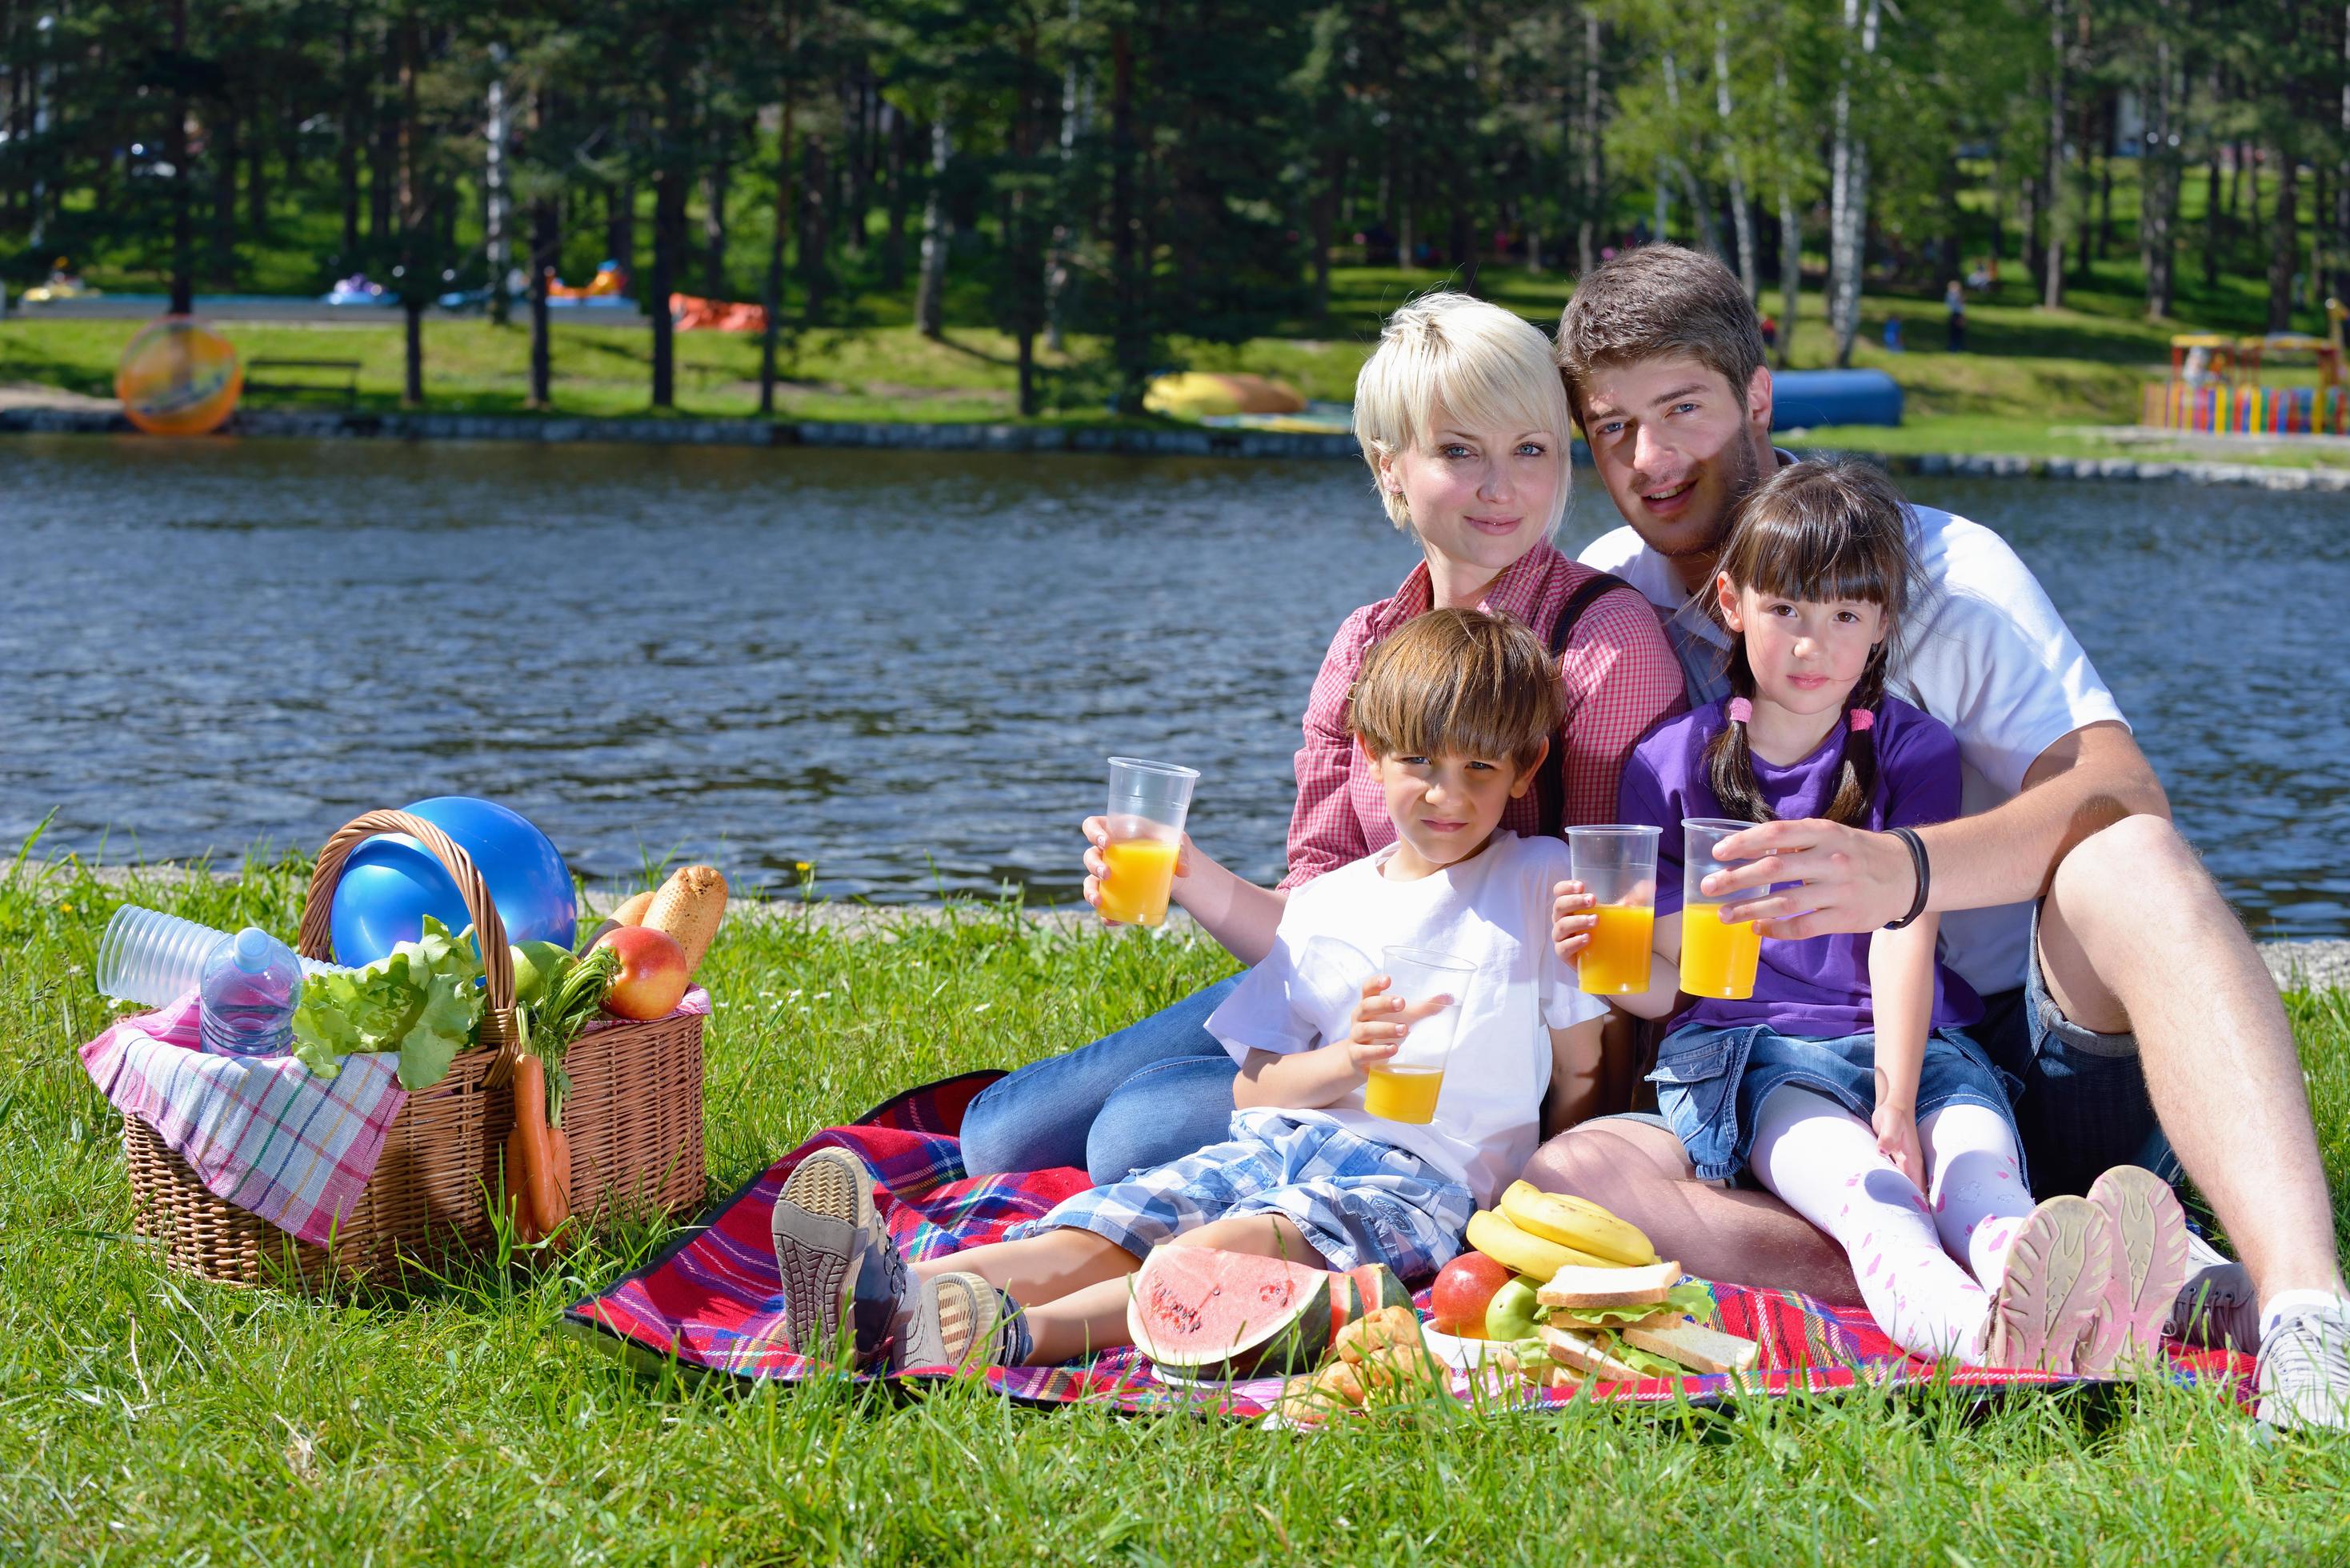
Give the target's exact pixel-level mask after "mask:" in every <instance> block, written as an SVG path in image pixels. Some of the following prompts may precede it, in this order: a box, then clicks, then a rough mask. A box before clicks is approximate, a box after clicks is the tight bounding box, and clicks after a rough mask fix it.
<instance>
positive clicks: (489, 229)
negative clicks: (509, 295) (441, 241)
mask: <svg viewBox="0 0 2350 1568" xmlns="http://www.w3.org/2000/svg"><path fill="white" fill-rule="evenodd" d="M490 58H491V60H492V62H493V75H492V76H491V78H490V90H489V95H488V96H489V103H488V110H489V112H488V115H487V119H486V123H485V124H484V126H483V128H482V132H483V134H482V140H483V142H484V158H483V163H482V186H483V189H482V228H483V236H482V237H483V244H482V255H483V260H484V263H485V264H486V265H487V267H488V269H489V274H490V301H489V308H490V322H491V325H493V326H495V327H504V325H505V324H506V316H507V310H508V305H507V300H506V272H507V270H508V264H507V234H506V231H507V229H508V227H509V226H510V223H509V214H508V213H507V208H508V207H509V206H510V205H512V202H511V201H510V200H509V198H508V196H507V194H506V142H507V134H506V84H505V79H504V70H505V51H504V49H503V48H499V47H493V48H492V49H491V51H490Z"/></svg>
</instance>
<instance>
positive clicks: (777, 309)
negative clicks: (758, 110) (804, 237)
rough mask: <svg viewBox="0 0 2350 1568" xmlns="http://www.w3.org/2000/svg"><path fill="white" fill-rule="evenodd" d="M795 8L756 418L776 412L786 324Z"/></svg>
mask: <svg viewBox="0 0 2350 1568" xmlns="http://www.w3.org/2000/svg"><path fill="white" fill-rule="evenodd" d="M798 51H799V7H798V6H797V5H795V4H793V3H792V0H785V5H784V32H783V56H784V57H785V59H786V60H788V61H790V62H791V64H790V66H789V67H787V68H786V69H785V73H784V103H783V111H782V113H781V114H779V115H778V116H777V117H776V125H775V232H774V233H773V234H769V235H768V236H767V286H766V287H765V289H764V290H763V291H762V292H761V294H760V302H761V303H762V304H763V305H764V306H766V311H767V325H766V328H765V330H764V331H763V332H761V333H760V334H759V417H760V418H761V419H773V418H774V417H775V345H776V339H777V338H778V337H780V336H781V334H782V332H783V329H784V236H785V234H786V233H787V232H788V231H789V230H790V228H791V226H792V214H793V213H795V212H796V211H797V210H798V202H797V194H796V192H795V191H794V190H793V188H792V116H793V114H794V113H795V111H796V110H797V109H798V108H799V82H800V78H799V68H798V67H799V57H798Z"/></svg>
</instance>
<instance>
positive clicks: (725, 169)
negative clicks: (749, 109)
mask: <svg viewBox="0 0 2350 1568" xmlns="http://www.w3.org/2000/svg"><path fill="white" fill-rule="evenodd" d="M716 143H717V144H716V145H715V146H714V147H713V148H712V150H711V163H710V167H709V169H708V170H706V171H704V172H703V174H702V293H703V294H704V295H705V296H708V297H710V298H712V299H723V298H725V297H726V187H727V184H728V182H730V181H731V180H732V179H733V172H734V170H733V128H732V127H731V126H721V127H720V128H719V130H718V134H717V139H716Z"/></svg>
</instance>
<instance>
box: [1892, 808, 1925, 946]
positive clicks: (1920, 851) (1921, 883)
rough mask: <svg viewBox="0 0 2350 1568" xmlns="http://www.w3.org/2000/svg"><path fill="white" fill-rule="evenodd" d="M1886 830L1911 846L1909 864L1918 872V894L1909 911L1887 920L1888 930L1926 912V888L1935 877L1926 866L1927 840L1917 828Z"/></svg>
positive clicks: (1910, 901)
mask: <svg viewBox="0 0 2350 1568" xmlns="http://www.w3.org/2000/svg"><path fill="white" fill-rule="evenodd" d="M1886 831H1887V832H1888V833H1890V834H1892V835H1893V836H1894V837H1896V838H1898V839H1899V840H1900V841H1901V842H1902V843H1904V844H1906V845H1908V846H1909V864H1910V865H1911V867H1914V868H1915V869H1916V870H1917V873H1918V896H1917V897H1916V898H1912V899H1910V900H1909V912H1908V914H1906V915H1904V916H1902V917H1901V918H1900V919H1898V920H1887V921H1886V922H1885V929H1887V930H1888V931H1898V930H1899V929H1901V928H1902V927H1904V926H1907V925H1910V924H1913V923H1914V922H1915V921H1916V920H1917V919H1918V916H1920V915H1922V914H1924V913H1925V912H1926V889H1927V888H1929V887H1930V886H1931V885H1932V882H1933V877H1932V874H1931V873H1930V872H1929V871H1928V870H1927V868H1926V841H1925V840H1924V839H1922V838H1920V837H1918V830H1917V829H1916V828H1914V827H1892V828H1887V830H1886Z"/></svg>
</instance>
